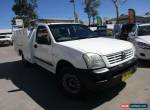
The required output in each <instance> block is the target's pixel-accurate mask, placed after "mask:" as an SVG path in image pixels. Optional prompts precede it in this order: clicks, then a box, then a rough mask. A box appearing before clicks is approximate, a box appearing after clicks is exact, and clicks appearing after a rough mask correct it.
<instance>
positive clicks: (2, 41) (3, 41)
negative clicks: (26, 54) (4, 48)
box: [0, 35, 13, 45]
mask: <svg viewBox="0 0 150 110" xmlns="http://www.w3.org/2000/svg"><path fill="white" fill-rule="evenodd" d="M12 44H13V43H12V38H11V35H0V45H12Z"/></svg>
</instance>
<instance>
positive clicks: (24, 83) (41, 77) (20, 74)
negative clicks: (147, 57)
mask: <svg viewBox="0 0 150 110" xmlns="http://www.w3.org/2000/svg"><path fill="white" fill-rule="evenodd" d="M130 103H147V104H149V108H148V109H138V110H150V61H140V63H139V67H138V70H137V72H136V73H135V74H134V75H133V76H132V77H131V78H130V79H129V80H127V82H126V83H121V84H119V85H117V86H115V87H113V88H110V89H108V90H106V91H103V92H101V93H99V94H96V95H92V96H88V97H86V98H84V99H82V100H72V99H69V98H67V97H65V96H64V95H63V94H62V93H61V91H60V90H59V89H58V88H57V84H56V81H55V76H54V75H52V74H51V73H49V72H48V71H46V70H44V69H42V68H40V67H38V66H30V67H28V66H25V65H24V64H23V63H22V62H21V61H20V57H19V56H17V54H16V53H15V52H14V49H13V47H0V110H91V109H93V110H128V109H123V108H121V107H120V106H121V104H130ZM129 110H130V109H129ZM134 110H137V109H134Z"/></svg>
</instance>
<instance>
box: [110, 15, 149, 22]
mask: <svg viewBox="0 0 150 110" xmlns="http://www.w3.org/2000/svg"><path fill="white" fill-rule="evenodd" d="M116 20H117V19H116V18H112V19H110V20H108V22H109V23H112V24H115V23H116ZM136 22H137V23H150V16H136ZM119 23H120V24H125V23H128V15H125V16H120V17H119Z"/></svg>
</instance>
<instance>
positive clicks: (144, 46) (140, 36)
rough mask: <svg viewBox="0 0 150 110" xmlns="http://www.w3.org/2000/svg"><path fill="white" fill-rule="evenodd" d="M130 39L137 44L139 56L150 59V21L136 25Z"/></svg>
mask: <svg viewBox="0 0 150 110" xmlns="http://www.w3.org/2000/svg"><path fill="white" fill-rule="evenodd" d="M128 40H129V41H131V42H132V43H133V44H134V45H135V48H136V54H137V57H138V58H140V59H148V60H150V23H148V24H140V25H135V26H134V27H133V28H132V31H131V32H130V33H129V38H128Z"/></svg>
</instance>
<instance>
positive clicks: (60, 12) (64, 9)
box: [0, 0, 150, 29]
mask: <svg viewBox="0 0 150 110" xmlns="http://www.w3.org/2000/svg"><path fill="white" fill-rule="evenodd" d="M37 1H38V8H37V13H38V16H39V18H62V19H72V18H73V6H72V4H71V3H70V2H69V1H70V0H37ZM83 1H84V0H75V4H76V11H77V13H78V15H79V18H80V19H81V20H83V21H87V15H86V14H85V13H84V5H83ZM100 1H101V5H100V7H99V8H98V11H99V16H101V17H109V18H113V17H115V16H116V13H115V8H114V5H113V4H112V1H111V0H100ZM13 4H14V0H0V29H7V28H11V19H12V17H13V16H15V15H14V13H13V11H12V10H11V8H12V5H13ZM149 4H150V0H128V1H127V2H126V3H125V4H122V5H121V7H120V13H121V14H122V13H123V14H127V13H128V9H129V8H133V9H135V11H136V14H137V15H144V13H145V12H148V11H150V5H149Z"/></svg>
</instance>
